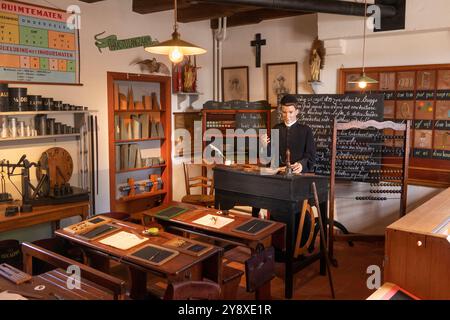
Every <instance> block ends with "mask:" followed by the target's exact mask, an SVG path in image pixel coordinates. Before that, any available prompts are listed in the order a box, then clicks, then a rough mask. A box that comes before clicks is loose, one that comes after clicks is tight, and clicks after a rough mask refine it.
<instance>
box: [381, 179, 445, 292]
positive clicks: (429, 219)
mask: <svg viewBox="0 0 450 320" xmlns="http://www.w3.org/2000/svg"><path fill="white" fill-rule="evenodd" d="M384 280H385V282H391V283H395V284H396V285H398V286H400V287H402V288H404V289H405V290H407V291H409V292H411V293H413V294H414V295H416V296H417V297H419V298H420V299H447V300H448V299H450V188H448V189H446V190H444V191H442V192H441V193H440V194H438V195H437V196H435V197H434V198H432V199H431V200H429V201H428V202H426V203H425V204H423V205H421V206H420V207H418V208H417V209H415V210H413V211H411V212H410V213H409V214H407V215H406V216H405V217H403V218H401V219H399V220H397V221H396V222H394V223H393V224H391V225H390V226H388V228H387V231H386V256H385V275H384Z"/></svg>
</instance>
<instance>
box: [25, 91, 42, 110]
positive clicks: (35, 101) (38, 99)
mask: <svg viewBox="0 0 450 320" xmlns="http://www.w3.org/2000/svg"><path fill="white" fill-rule="evenodd" d="M28 105H29V106H30V107H29V110H30V111H42V96H37V95H31V96H28Z"/></svg>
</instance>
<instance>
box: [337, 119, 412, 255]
mask: <svg viewBox="0 0 450 320" xmlns="http://www.w3.org/2000/svg"><path fill="white" fill-rule="evenodd" d="M367 128H376V129H378V130H385V129H392V130H395V131H404V132H405V134H404V135H403V146H404V149H405V151H404V153H403V159H402V170H403V175H402V182H401V184H402V193H401V197H400V216H401V217H403V216H404V215H405V214H406V204H407V194H408V168H409V153H410V148H409V147H408V146H409V145H410V132H411V131H410V128H411V121H410V120H407V121H406V123H403V124H400V123H395V122H392V121H382V122H379V121H376V120H369V121H351V122H346V123H339V122H337V121H336V118H335V119H334V122H333V134H332V148H331V169H330V212H329V225H330V228H329V255H330V258H333V242H334V239H335V238H336V237H335V236H334V232H333V231H334V213H335V202H334V200H335V197H336V196H335V195H336V153H337V150H336V149H337V138H338V131H344V130H352V129H367ZM382 165H383V164H382ZM383 237H384V236H383ZM379 238H380V237H377V236H373V235H372V236H371V235H361V234H355V233H353V234H344V235H340V236H339V240H345V241H351V240H380V239H379ZM336 239H337V238H336Z"/></svg>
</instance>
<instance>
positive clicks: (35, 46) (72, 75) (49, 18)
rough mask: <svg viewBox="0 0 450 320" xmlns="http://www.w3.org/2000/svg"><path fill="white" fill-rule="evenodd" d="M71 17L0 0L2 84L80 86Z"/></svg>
mask: <svg viewBox="0 0 450 320" xmlns="http://www.w3.org/2000/svg"><path fill="white" fill-rule="evenodd" d="M72 16H73V15H72V13H67V12H66V11H62V10H58V9H53V8H47V7H41V6H36V5H32V4H26V3H21V2H13V1H3V0H0V72H1V79H0V80H1V81H7V82H26V83H48V84H51V83H54V84H79V83H80V72H79V70H80V54H79V53H80V52H79V35H78V30H77V29H75V28H74V29H73V30H72V29H70V28H69V26H68V23H67V22H68V21H70V19H71V17H72Z"/></svg>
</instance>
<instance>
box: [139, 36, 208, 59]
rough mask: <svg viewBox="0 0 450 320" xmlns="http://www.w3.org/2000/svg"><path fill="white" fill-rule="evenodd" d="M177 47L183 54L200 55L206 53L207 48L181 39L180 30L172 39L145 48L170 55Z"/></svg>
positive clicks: (151, 51)
mask: <svg viewBox="0 0 450 320" xmlns="http://www.w3.org/2000/svg"><path fill="white" fill-rule="evenodd" d="M175 48H177V49H178V51H179V52H180V53H181V54H182V55H198V54H203V53H206V50H205V49H203V48H200V47H198V46H196V45H195V44H192V43H190V42H187V41H184V40H181V39H180V34H179V33H178V32H176V31H175V32H174V33H172V39H170V40H167V41H163V42H160V43H158V44H154V45H151V46H148V47H146V48H145V50H146V51H148V52H150V53H155V54H165V55H170V54H171V53H172V52H173V50H174V49H175Z"/></svg>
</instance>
